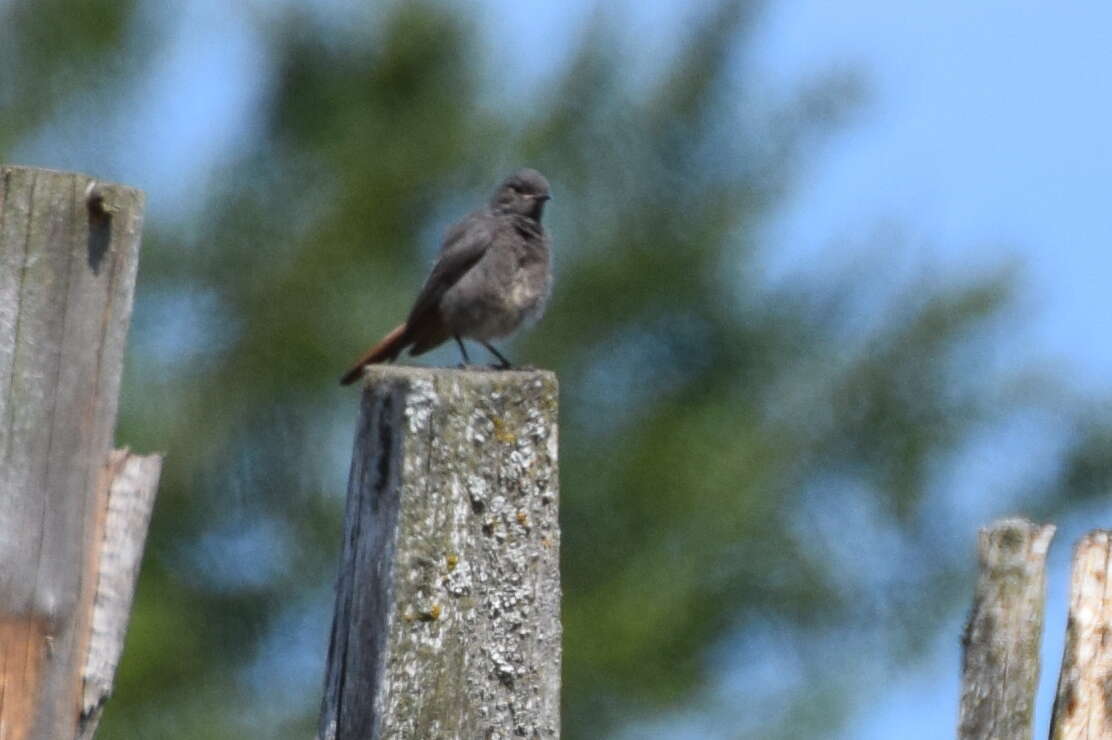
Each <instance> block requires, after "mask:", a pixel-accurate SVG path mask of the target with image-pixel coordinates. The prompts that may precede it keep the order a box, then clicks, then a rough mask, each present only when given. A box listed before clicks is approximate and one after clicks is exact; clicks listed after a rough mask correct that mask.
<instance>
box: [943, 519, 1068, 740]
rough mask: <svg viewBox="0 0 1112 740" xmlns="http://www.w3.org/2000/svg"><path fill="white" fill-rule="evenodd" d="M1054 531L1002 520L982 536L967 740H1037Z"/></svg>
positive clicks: (965, 686) (961, 730)
mask: <svg viewBox="0 0 1112 740" xmlns="http://www.w3.org/2000/svg"><path fill="white" fill-rule="evenodd" d="M1053 537H1054V527H1053V525H1039V524H1034V523H1032V522H1029V521H1027V520H1025V519H1003V520H1000V521H997V522H994V523H993V524H992V525H991V526H989V527H986V528H984V529H982V530H981V531H980V533H979V537H978V547H977V549H978V555H979V560H980V575H979V576H978V578H977V591H976V594H975V596H974V600H973V610H972V612H971V613H970V615H969V622H968V624H967V625H966V628H965V634H964V636H963V638H962V648H963V654H962V691H961V717H960V720H959V724H958V737H959V738H962V739H963V740H989V739H993V740H1018V739H1019V738H1030V737H1031V733H1032V719H1033V717H1034V701H1035V690H1036V688H1037V686H1038V678H1039V641H1040V639H1041V637H1042V625H1043V608H1044V602H1045V591H1046V588H1045V572H1046V553H1047V550H1048V549H1049V547H1050V540H1051V539H1052V538H1053Z"/></svg>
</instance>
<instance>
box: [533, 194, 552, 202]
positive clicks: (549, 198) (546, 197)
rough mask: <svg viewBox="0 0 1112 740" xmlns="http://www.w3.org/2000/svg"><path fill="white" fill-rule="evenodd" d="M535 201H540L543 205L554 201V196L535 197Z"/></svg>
mask: <svg viewBox="0 0 1112 740" xmlns="http://www.w3.org/2000/svg"><path fill="white" fill-rule="evenodd" d="M533 200H539V201H540V202H541V203H544V202H545V201H546V200H552V196H551V195H534V196H533Z"/></svg>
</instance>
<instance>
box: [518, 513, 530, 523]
mask: <svg viewBox="0 0 1112 740" xmlns="http://www.w3.org/2000/svg"><path fill="white" fill-rule="evenodd" d="M517 523H518V524H520V525H521V526H523V527H527V526H529V515H528V514H526V513H525V512H524V511H519V512H517Z"/></svg>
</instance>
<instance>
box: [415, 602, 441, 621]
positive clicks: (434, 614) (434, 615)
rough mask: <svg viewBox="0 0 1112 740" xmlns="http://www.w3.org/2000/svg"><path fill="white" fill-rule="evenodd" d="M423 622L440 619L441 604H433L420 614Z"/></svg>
mask: <svg viewBox="0 0 1112 740" xmlns="http://www.w3.org/2000/svg"><path fill="white" fill-rule="evenodd" d="M418 616H419V617H420V619H421V621H422V622H435V621H436V620H438V619H440V604H433V605H432V606H430V607H429V608H428V609H424V610H423V611H421V612H420V614H418Z"/></svg>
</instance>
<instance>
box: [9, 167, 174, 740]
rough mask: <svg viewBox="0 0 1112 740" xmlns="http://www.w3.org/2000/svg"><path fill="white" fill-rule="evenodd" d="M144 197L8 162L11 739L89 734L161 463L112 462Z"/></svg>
mask: <svg viewBox="0 0 1112 740" xmlns="http://www.w3.org/2000/svg"><path fill="white" fill-rule="evenodd" d="M142 220H143V195H142V193H140V192H139V191H137V190H134V189H132V188H129V187H124V186H121V185H113V184H110V183H98V182H97V181H95V180H93V179H92V178H90V177H87V176H85V175H79V174H74V173H65V172H54V171H50V170H41V169H32V168H27V167H10V166H2V167H0V740H60V739H65V738H78V737H82V738H88V737H91V736H92V733H93V732H94V731H95V728H96V723H97V721H98V720H99V716H100V708H101V706H102V704H103V702H104V701H105V699H106V698H107V696H108V694H109V692H110V691H111V688H112V678H113V675H114V672H115V667H116V663H117V661H118V659H119V655H120V650H121V648H122V645H123V635H124V630H125V629H126V626H127V619H128V614H129V612H130V605H131V596H132V593H133V589H134V586H135V576H136V573H137V571H138V564H139V559H140V556H141V553H142V549H143V541H144V538H145V536H146V530H147V521H148V517H149V515H150V507H151V504H152V502H153V498H154V492H155V488H156V486H157V481H158V475H159V469H160V464H161V460H160V458H159V457H158V456H149V457H140V456H137V455H131V454H130V453H128V452H127V451H126V450H118V451H116V452H113V451H112V441H113V440H112V437H113V431H114V427H115V423H116V406H117V394H118V391H119V387H120V374H121V372H122V369H123V353H124V343H125V339H126V335H127V328H128V323H129V320H130V317H131V302H132V293H133V290H134V286H135V273H136V267H137V264H138V257H139V239H140V231H141V227H142Z"/></svg>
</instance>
